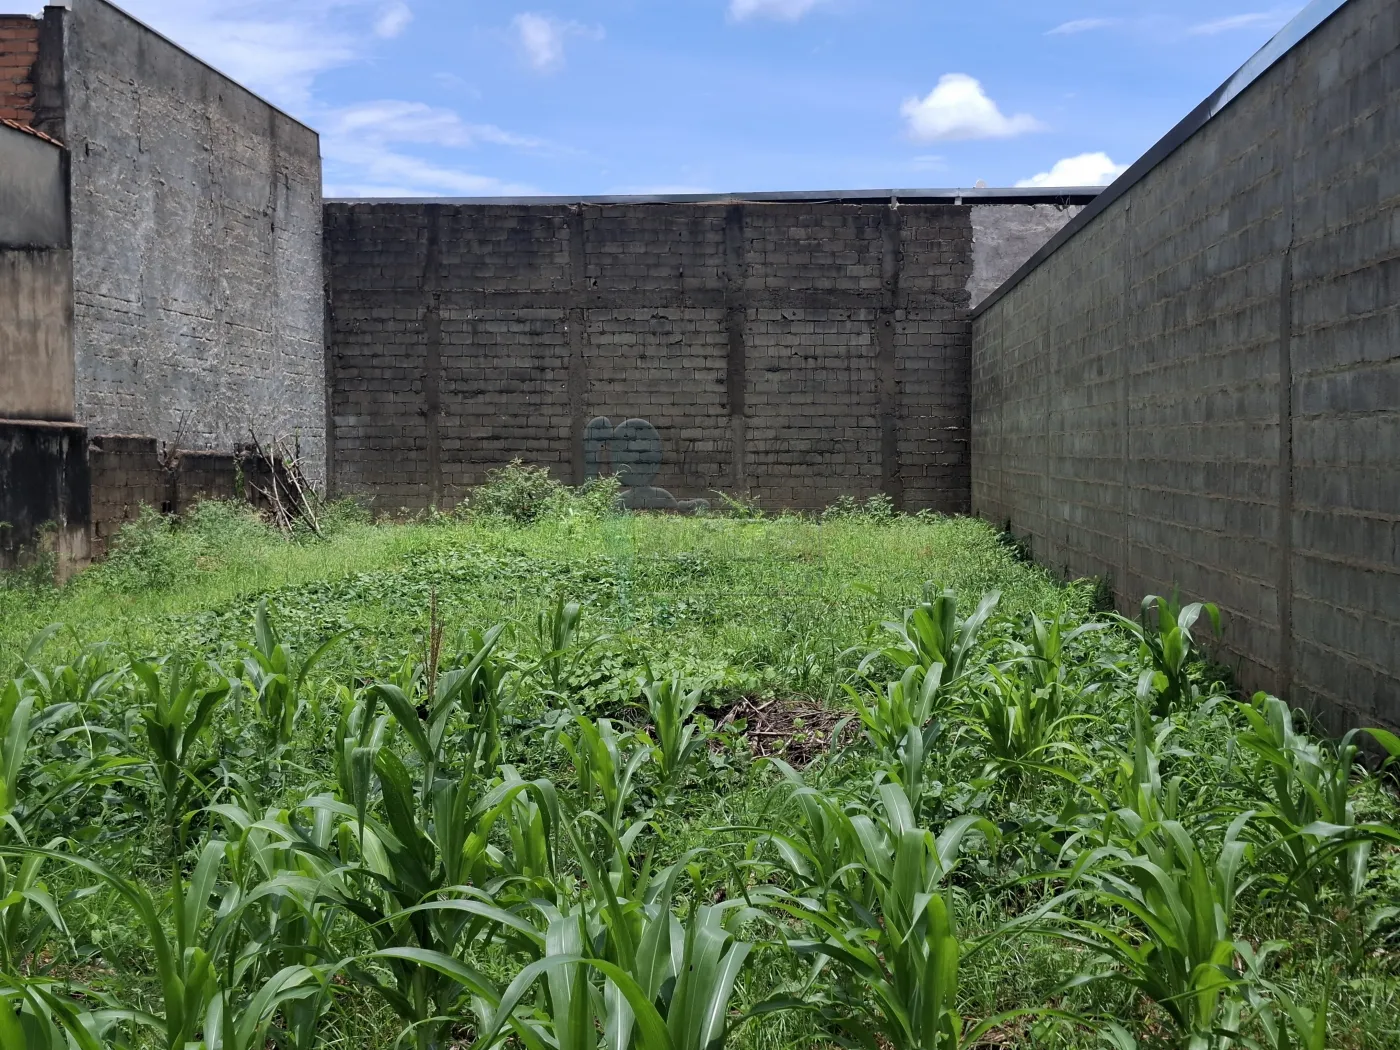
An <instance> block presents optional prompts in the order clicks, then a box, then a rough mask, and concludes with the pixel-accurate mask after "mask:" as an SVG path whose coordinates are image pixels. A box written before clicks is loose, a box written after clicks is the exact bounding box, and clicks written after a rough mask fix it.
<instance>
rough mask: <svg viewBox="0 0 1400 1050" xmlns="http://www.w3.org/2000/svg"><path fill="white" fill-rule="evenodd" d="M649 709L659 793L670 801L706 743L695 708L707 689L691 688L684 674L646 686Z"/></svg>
mask: <svg viewBox="0 0 1400 1050" xmlns="http://www.w3.org/2000/svg"><path fill="white" fill-rule="evenodd" d="M642 695H643V696H644V697H645V698H646V704H647V711H648V712H649V713H650V714H651V726H652V732H653V734H654V736H653V743H652V748H651V753H652V759H653V761H654V763H655V765H656V771H657V780H658V782H659V783H658V785H657V795H658V797H659V798H660V799H661V800H662V801H663V802H669V801H670V800H671V799H672V797H673V796H674V794H675V792H676V791H677V790H678V789H679V788H680V786H681V783H682V781H684V779H685V776H686V774H687V773H688V772H689V771H690V768H691V767H692V766H693V765H694V764H695V759H696V756H697V755H698V754H699V752H700V749H701V748H702V747H703V746H704V743H705V737H704V734H703V733H701V732H700V731H699V726H697V725H696V723H695V709H696V708H697V707H698V706H699V705H700V699H701V696H702V695H703V689H699V688H697V689H692V690H689V691H687V690H686V688H685V686H684V684H683V683H682V681H681V676H680V675H678V674H677V675H672V676H671V677H670V678H666V679H662V680H660V681H657V680H654V679H653V680H651V681H648V682H645V683H644V684H643V685H642Z"/></svg>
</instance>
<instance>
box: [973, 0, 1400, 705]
mask: <svg viewBox="0 0 1400 1050" xmlns="http://www.w3.org/2000/svg"><path fill="white" fill-rule="evenodd" d="M1397 69H1400V6H1397V5H1396V4H1394V3H1392V2H1389V0H1351V3H1349V4H1346V5H1345V6H1343V7H1342V8H1341V9H1340V11H1338V12H1337V13H1336V14H1334V15H1333V16H1332V17H1331V18H1330V19H1328V20H1327V21H1325V22H1324V23H1323V24H1322V25H1321V26H1320V28H1318V29H1316V30H1315V31H1313V32H1312V33H1311V35H1309V36H1307V37H1306V38H1305V39H1304V40H1303V42H1302V43H1300V44H1298V45H1297V46H1296V47H1294V48H1293V49H1292V50H1291V51H1289V52H1288V53H1287V54H1286V55H1285V56H1284V57H1283V58H1282V59H1281V60H1280V61H1278V62H1277V63H1276V64H1274V65H1273V66H1272V67H1271V68H1269V69H1268V71H1267V72H1265V73H1264V74H1263V75H1262V76H1260V77H1259V78H1258V79H1257V80H1255V81H1254V82H1253V83H1252V85H1251V86H1249V87H1248V88H1247V89H1246V90H1245V91H1244V92H1243V94H1241V95H1239V96H1238V97H1236V98H1235V99H1234V100H1233V101H1232V102H1230V103H1229V104H1228V106H1227V107H1226V108H1225V109H1224V110H1223V111H1222V112H1221V113H1220V114H1219V115H1217V116H1216V117H1215V118H1214V119H1211V120H1209V121H1208V122H1207V123H1205V124H1204V126H1202V127H1200V129H1199V130H1197V131H1195V133H1194V134H1192V135H1191V136H1190V137H1189V138H1187V139H1186V140H1185V141H1184V142H1182V143H1181V144H1180V145H1179V147H1177V148H1175V150H1174V151H1173V152H1171V153H1170V154H1169V155H1167V156H1166V157H1165V159H1164V160H1162V161H1161V162H1160V163H1158V164H1157V165H1156V166H1155V167H1153V168H1151V170H1150V171H1148V172H1147V174H1146V175H1145V176H1144V177H1142V178H1141V179H1140V180H1139V181H1137V182H1136V183H1135V184H1133V185H1132V186H1131V188H1129V189H1128V190H1127V192H1126V193H1125V194H1124V195H1123V196H1122V197H1120V198H1118V199H1117V200H1115V201H1113V202H1112V203H1111V204H1109V205H1108V207H1107V209H1106V210H1104V211H1103V212H1102V213H1101V214H1099V215H1097V216H1096V217H1095V218H1094V219H1093V220H1092V222H1090V223H1089V224H1088V225H1087V226H1085V227H1084V228H1083V229H1082V230H1080V231H1079V232H1078V233H1077V234H1075V235H1074V236H1072V237H1071V238H1070V239H1069V240H1067V241H1066V242H1064V243H1063V244H1061V245H1060V246H1059V247H1058V248H1057V250H1055V251H1054V252H1053V253H1052V254H1050V255H1049V256H1048V257H1047V258H1045V259H1044V260H1043V261H1041V262H1040V263H1039V265H1038V266H1037V267H1036V268H1034V269H1033V270H1031V271H1030V272H1029V273H1028V274H1027V275H1025V276H1024V277H1023V279H1022V280H1020V281H1019V283H1017V284H1016V285H1015V286H1014V287H1011V288H1010V289H1009V290H1008V291H1006V292H1005V293H1004V294H1003V295H1002V297H1001V298H1000V299H998V300H996V301H995V302H994V303H993V305H991V306H990V308H988V309H987V310H986V312H985V313H983V314H982V315H981V316H979V317H978V318H976V320H975V322H974V347H973V365H972V368H973V373H972V374H973V378H972V391H973V393H972V403H973V412H972V434H973V449H972V461H973V473H972V504H973V509H974V511H975V512H976V513H979V514H981V515H983V516H985V517H987V518H989V519H992V520H993V521H997V522H1006V521H1009V522H1010V523H1011V525H1012V527H1013V529H1014V530H1015V531H1016V532H1018V533H1020V534H1023V535H1025V536H1028V537H1029V538H1030V539H1031V543H1032V547H1033V550H1034V552H1035V554H1036V556H1037V557H1038V558H1039V559H1040V560H1042V561H1044V562H1046V563H1049V564H1052V565H1055V566H1060V567H1063V568H1064V569H1066V570H1067V571H1068V572H1070V573H1075V574H1100V575H1104V576H1107V577H1108V578H1109V579H1111V581H1112V583H1113V588H1114V592H1115V595H1116V597H1117V600H1118V602H1119V604H1120V605H1121V606H1122V607H1124V608H1128V607H1131V606H1134V605H1135V604H1136V602H1137V600H1138V599H1139V598H1140V597H1141V596H1142V595H1143V594H1144V593H1148V592H1156V593H1170V592H1171V590H1172V589H1173V588H1177V587H1179V588H1180V589H1181V591H1182V593H1183V596H1185V597H1190V598H1204V599H1213V600H1215V601H1217V602H1219V603H1220V605H1221V607H1222V610H1223V611H1224V612H1225V613H1226V616H1227V628H1226V637H1225V650H1226V654H1227V656H1228V658H1229V659H1230V660H1231V662H1232V663H1234V664H1235V665H1236V667H1237V669H1238V671H1239V674H1240V678H1241V681H1242V682H1243V684H1244V685H1245V686H1246V687H1249V688H1267V689H1271V690H1274V691H1276V692H1279V693H1281V694H1284V695H1287V696H1288V697H1289V698H1290V699H1292V700H1293V701H1294V702H1296V703H1299V704H1302V705H1307V706H1310V707H1312V708H1314V709H1316V710H1318V711H1319V712H1321V713H1324V714H1326V715H1328V716H1330V717H1331V719H1332V721H1333V728H1341V727H1342V726H1343V725H1346V724H1350V723H1355V722H1357V721H1361V722H1377V721H1379V722H1383V723H1388V724H1390V725H1400V600H1398V599H1400V296H1397V293H1396V289H1397V287H1400V222H1397V221H1396V219H1397V215H1400V179H1397V177H1396V173H1397V172H1400V78H1397V77H1396V75H1395V73H1396V70H1397Z"/></svg>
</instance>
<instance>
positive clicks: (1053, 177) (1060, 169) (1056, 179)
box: [1016, 152, 1128, 186]
mask: <svg viewBox="0 0 1400 1050" xmlns="http://www.w3.org/2000/svg"><path fill="white" fill-rule="evenodd" d="M1127 170H1128V165H1126V164H1115V163H1113V160H1112V158H1111V157H1109V155H1108V154H1107V153H1102V152H1099V153H1081V154H1079V156H1077V157H1066V158H1065V159H1064V160H1058V161H1056V162H1055V166H1054V167H1052V168H1051V169H1050V170H1049V171H1042V172H1041V173H1040V174H1039V175H1032V176H1031V177H1030V178H1029V179H1022V180H1021V181H1020V182H1018V183H1016V185H1017V186H1107V185H1108V184H1109V183H1110V182H1112V181H1113V180H1114V179H1116V178H1117V177H1118V176H1119V175H1122V174H1123V172H1125V171H1127Z"/></svg>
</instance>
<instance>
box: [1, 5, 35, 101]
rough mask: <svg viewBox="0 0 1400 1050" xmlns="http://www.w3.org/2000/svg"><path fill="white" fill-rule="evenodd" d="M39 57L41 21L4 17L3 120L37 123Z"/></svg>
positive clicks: (23, 16)
mask: <svg viewBox="0 0 1400 1050" xmlns="http://www.w3.org/2000/svg"><path fill="white" fill-rule="evenodd" d="M38 57H39V20H38V19H37V18H30V17H28V16H27V15H0V119H4V120H15V121H18V122H19V123H21V124H32V123H33V122H34V77H33V69H34V63H35V61H36V60H37V59H38Z"/></svg>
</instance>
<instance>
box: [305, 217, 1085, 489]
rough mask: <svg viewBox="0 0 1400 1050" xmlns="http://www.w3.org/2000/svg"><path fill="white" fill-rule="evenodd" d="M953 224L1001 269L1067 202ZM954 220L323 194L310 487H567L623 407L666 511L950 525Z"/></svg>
mask: <svg viewBox="0 0 1400 1050" xmlns="http://www.w3.org/2000/svg"><path fill="white" fill-rule="evenodd" d="M1046 196H1047V198H1049V197H1050V196H1051V195H1050V194H1047V195H1046ZM1090 196H1092V195H1083V194H1080V195H1079V197H1080V200H1079V201H1078V203H1082V202H1083V200H1086V199H1088V198H1089V197H1090ZM978 210H979V211H981V212H985V213H987V215H988V216H993V215H1000V216H1003V217H1004V218H1007V219H1010V218H1012V217H1014V218H1015V220H1016V224H1017V225H1016V230H1015V231H1014V235H1008V236H1006V237H1004V238H1000V239H995V240H994V243H991V244H989V246H988V249H987V251H985V252H984V253H983V255H984V256H985V262H984V266H986V267H998V266H999V267H1002V269H1003V272H1009V269H1014V268H1015V266H1016V265H1017V264H1019V262H1020V261H1021V260H1023V259H1024V258H1025V257H1026V256H1027V255H1029V254H1030V252H1032V251H1033V250H1034V249H1035V248H1036V247H1039V245H1040V244H1042V243H1043V242H1044V241H1045V240H1046V239H1048V238H1049V236H1050V235H1051V234H1052V233H1053V232H1055V231H1056V230H1057V229H1059V228H1060V226H1062V225H1063V224H1064V223H1065V222H1066V221H1067V220H1068V219H1069V217H1070V215H1072V214H1073V211H1067V210H1065V209H1064V208H1063V207H1060V208H1055V207H1050V206H1047V205H1046V204H1045V203H1044V202H1042V203H1041V204H1040V206H1039V207H1037V206H1035V203H1034V202H1031V203H1030V204H1027V205H1018V204H1005V205H996V206H993V205H988V206H985V207H981V208H979V209H978ZM972 211H973V207H972V205H971V204H961V203H954V202H953V200H952V199H951V198H950V199H949V200H948V202H947V203H900V204H898V206H891V205H890V204H880V203H848V202H842V201H838V200H815V199H814V200H798V201H790V202H760V201H719V202H685V201H670V202H664V203H661V202H658V203H635V204H633V203H613V204H580V205H574V206H567V205H561V204H543V203H541V204H532V203H528V202H522V203H510V204H472V203H468V202H448V203H431V204H413V203H404V202H394V203H355V202H349V201H341V202H329V203H328V204H327V206H326V218H325V253H326V254H325V267H326V274H327V281H328V285H329V290H330V296H329V304H330V305H329V317H328V322H329V333H328V342H329V353H328V357H327V362H328V364H327V368H328V376H329V385H330V387H331V413H332V416H333V428H334V441H333V444H332V448H331V464H332V466H331V473H332V481H333V487H334V488H335V490H336V491H338V492H340V493H344V494H357V495H365V496H372V497H373V498H374V499H375V501H376V504H377V505H378V506H380V507H383V508H387V509H393V508H397V507H410V508H421V507H424V506H428V505H430V504H438V505H451V504H453V503H454V502H456V501H457V500H458V499H459V498H460V497H461V495H462V494H463V493H464V492H465V491H466V489H468V488H469V487H470V486H472V485H475V484H478V483H480V481H481V480H482V479H483V477H484V475H485V473H486V471H487V470H489V469H490V468H492V467H496V466H500V465H502V464H504V463H506V462H509V461H510V460H511V459H512V458H513V457H517V456H518V457H520V458H522V459H525V460H526V461H529V462H534V463H538V464H543V465H546V466H548V467H550V468H551V469H552V470H553V471H554V472H555V473H556V475H557V476H558V477H559V478H560V479H562V480H565V481H571V482H577V481H581V480H583V479H584V477H585V475H586V473H587V472H588V470H589V462H588V454H587V450H586V448H585V431H586V430H587V429H588V425H589V423H590V422H591V421H593V420H595V419H597V418H598V417H605V418H606V419H607V420H608V421H609V422H610V423H611V425H613V426H616V425H618V424H621V423H622V422H624V421H625V420H628V419H632V418H640V419H645V420H648V421H649V422H650V423H651V424H652V425H653V426H655V428H656V430H657V432H658V434H659V436H660V439H661V446H662V449H661V466H660V471H659V473H658V475H657V477H656V479H655V481H654V485H655V486H658V487H660V488H664V489H665V490H667V491H668V492H669V493H671V494H672V495H673V496H675V497H676V498H677V499H688V498H697V497H699V498H703V497H707V496H713V493H714V491H715V490H723V491H726V492H739V493H748V494H751V495H753V496H756V497H757V498H758V499H759V500H760V501H761V502H762V503H764V504H765V505H767V506H770V507H787V508H807V509H814V508H819V507H824V506H827V505H828V504H830V503H831V502H832V501H834V500H835V499H836V498H837V497H839V496H842V495H853V496H857V497H862V498H863V497H866V496H869V495H872V494H875V493H879V492H884V493H887V494H888V495H890V497H891V498H893V499H894V500H895V501H896V502H898V503H900V504H901V505H903V506H906V507H908V508H910V509H919V508H925V507H927V508H933V509H937V510H943V511H952V512H956V511H965V510H966V509H967V506H968V490H969V474H968V471H969V465H968V454H967V443H968V398H969V395H968V387H967V382H968V380H967V374H968V371H967V370H968V355H969V351H970V338H971V333H970V329H969V325H968V320H967V316H968V309H969V306H970V304H971V297H972V292H971V291H970V290H969V286H970V285H971V284H973V277H974V264H973V258H972V248H973V240H974V233H973V223H972V219H971V213H972ZM984 226H985V227H986V228H987V229H989V230H990V229H993V228H995V226H996V221H995V219H993V218H989V219H988V221H987V222H986V223H984ZM1027 231H1029V233H1028V232H1027ZM1008 252H1011V253H1013V254H1014V255H1015V258H1014V261H1012V262H1010V263H1009V268H1008V262H1007V259H1006V256H1007V253H1008ZM984 283H985V281H984ZM604 429H606V428H604Z"/></svg>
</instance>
